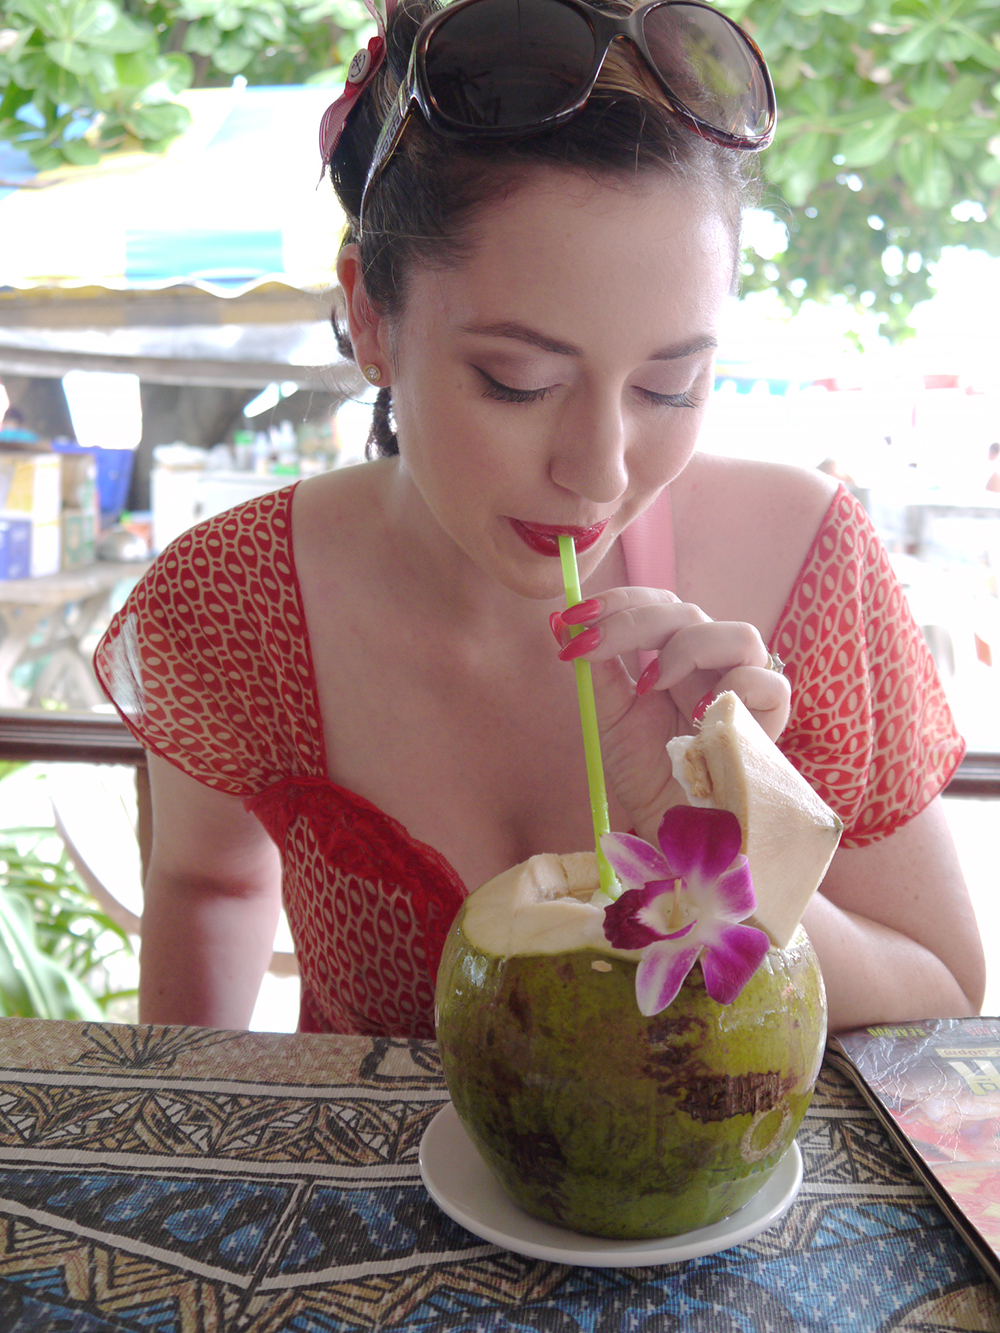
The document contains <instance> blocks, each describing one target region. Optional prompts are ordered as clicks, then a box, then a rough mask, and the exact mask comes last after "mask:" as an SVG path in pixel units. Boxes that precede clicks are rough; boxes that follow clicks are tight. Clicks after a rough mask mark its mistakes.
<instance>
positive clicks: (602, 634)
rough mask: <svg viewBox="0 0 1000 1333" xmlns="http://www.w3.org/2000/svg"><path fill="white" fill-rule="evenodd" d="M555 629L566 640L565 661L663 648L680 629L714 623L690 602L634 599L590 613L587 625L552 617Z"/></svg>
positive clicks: (606, 658)
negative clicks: (567, 625) (571, 625)
mask: <svg viewBox="0 0 1000 1333" xmlns="http://www.w3.org/2000/svg"><path fill="white" fill-rule="evenodd" d="M551 623H552V629H553V632H554V633H555V635H556V637H557V638H558V639H559V640H560V642H561V643H562V644H563V647H562V649H561V651H560V653H559V656H560V657H561V658H562V660H563V661H564V662H571V661H573V660H574V659H575V658H577V657H584V656H586V657H587V658H588V659H589V660H590V661H591V662H608V661H610V660H611V659H612V658H614V657H620V656H623V655H624V654H626V653H631V652H636V651H639V652H660V651H661V650H662V649H663V647H664V645H665V644H666V643H668V642H669V641H670V639H671V638H672V637H673V636H674V635H675V634H677V632H678V631H679V630H682V629H688V628H690V627H692V626H694V625H703V624H711V623H712V622H711V621H710V620H709V618H708V616H706V615H705V613H704V611H702V610H701V608H700V607H698V606H695V605H694V604H693V603H691V602H678V601H671V602H665V601H650V602H633V603H632V604H631V605H629V606H625V607H620V608H619V609H617V610H614V611H611V610H605V611H603V612H602V614H601V615H600V616H597V617H591V618H590V619H589V620H588V621H587V622H586V628H584V627H583V626H582V625H581V626H575V627H574V629H573V632H572V637H570V634H571V631H569V630H567V629H566V628H565V615H563V616H560V617H558V618H557V617H556V616H553V617H552V619H551Z"/></svg>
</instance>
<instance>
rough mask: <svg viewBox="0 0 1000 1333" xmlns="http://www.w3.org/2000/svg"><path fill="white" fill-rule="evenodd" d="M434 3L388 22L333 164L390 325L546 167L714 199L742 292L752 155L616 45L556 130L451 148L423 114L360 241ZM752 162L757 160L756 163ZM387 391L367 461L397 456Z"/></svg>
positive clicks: (367, 278)
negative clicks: (415, 282) (701, 125)
mask: <svg viewBox="0 0 1000 1333" xmlns="http://www.w3.org/2000/svg"><path fill="white" fill-rule="evenodd" d="M436 8H437V6H436V5H434V4H433V3H431V2H430V0H401V3H400V4H399V6H398V7H397V9H396V10H395V12H394V13H393V15H392V18H391V19H390V21H389V27H388V31H387V34H386V41H387V58H386V60H385V62H384V63H383V65H382V67H381V69H380V70H379V72H378V74H377V75H376V77H375V79H374V80H373V81H372V83H371V85H370V86H369V87H368V88H367V89H366V90H365V92H364V93H363V94H362V96H361V97H360V98H359V100H358V106H357V107H356V109H355V110H354V111H353V112H352V113H351V116H350V118H349V119H348V121H347V124H346V126H345V127H344V132H343V134H342V135H341V138H340V142H339V144H338V145H337V148H336V150H335V152H334V154H333V157H332V159H331V161H330V164H329V166H330V176H331V178H332V180H333V184H334V187H335V189H336V191H337V196H338V198H339V199H340V202H341V204H342V205H343V208H344V211H345V213H346V214H347V218H348V227H347V232H346V234H345V236H344V244H345V245H346V244H350V243H352V242H354V243H359V244H360V250H361V269H362V273H363V275H364V282H365V289H366V291H367V294H368V297H369V299H370V300H371V301H372V303H373V305H374V306H375V308H376V309H377V310H379V311H380V312H381V313H382V314H384V315H386V316H388V317H389V318H390V319H391V318H393V317H394V316H398V315H399V314H400V313H401V311H402V310H403V308H404V306H405V303H406V295H407V277H408V274H409V273H410V272H411V270H412V268H413V266H414V265H416V264H423V265H431V266H451V265H454V264H457V263H459V262H460V261H461V259H462V257H463V255H465V254H467V253H468V250H469V247H470V245H471V244H472V242H473V240H474V230H473V228H474V222H475V218H476V215H477V212H478V210H479V209H480V208H481V207H482V206H483V205H484V204H486V203H488V202H489V201H490V200H492V199H497V198H499V197H501V196H503V195H505V194H509V193H511V192H512V191H513V190H516V189H517V187H518V185H519V184H520V183H521V182H522V181H523V180H524V179H525V177H526V176H527V174H528V173H529V172H530V171H531V170H532V169H533V168H536V167H538V166H556V167H563V168H567V169H570V170H576V171H586V172H589V173H590V174H591V175H593V176H595V177H608V176H611V177H618V178H619V179H621V181H622V182H623V183H625V182H627V181H628V180H629V179H634V178H635V176H636V175H638V174H640V173H648V172H666V173H668V174H670V175H672V176H675V177H678V178H683V179H688V180H692V181H694V182H696V183H697V184H698V185H699V186H700V187H701V188H704V189H706V190H709V191H711V192H712V194H713V195H714V197H715V198H716V199H717V201H718V205H719V207H720V209H722V211H723V213H724V216H725V217H726V220H727V222H728V223H729V225H730V230H731V232H732V235H733V254H734V283H735V277H736V263H737V258H738V250H739V246H738V237H739V227H740V217H741V215H742V212H743V209H744V208H745V207H746V206H748V205H749V204H751V203H752V202H753V201H754V200H755V198H756V172H755V169H754V168H755V159H756V155H755V154H753V153H745V152H738V151H735V150H732V149H726V148H721V147H719V146H717V145H716V144H713V143H710V142H709V141H707V140H705V139H702V138H701V137H700V136H699V135H697V134H694V133H692V132H691V131H690V130H688V129H686V128H685V127H684V126H682V125H681V124H680V122H679V121H678V120H677V119H676V117H674V116H673V115H672V114H671V113H670V111H669V110H668V108H667V107H666V106H665V104H664V102H663V100H662V98H661V97H660V95H659V90H658V88H657V87H656V84H655V83H654V82H653V80H652V77H651V76H650V75H649V73H648V71H647V70H646V69H645V66H644V64H643V62H642V60H641V58H638V57H637V56H636V54H635V53H634V52H633V50H632V48H631V47H630V46H629V45H627V44H625V43H622V42H614V43H612V46H611V48H610V50H609V51H608V55H607V58H606V59H605V62H604V66H603V68H602V70H601V74H600V77H599V79H598V82H597V86H596V87H595V89H594V91H593V93H592V94H591V96H590V98H589V100H588V102H587V104H586V106H585V107H584V109H583V111H581V112H580V114H579V115H578V116H576V117H575V118H574V119H573V120H571V121H569V122H568V123H567V124H565V125H562V126H560V127H559V128H558V129H555V130H551V131H546V132H543V133H537V134H526V135H524V136H523V137H521V138H519V139H512V140H503V141H500V142H498V141H496V140H493V141H489V142H487V141H482V142H478V143H477V142H476V140H474V139H463V140H460V141H459V140H455V139H451V138H445V137H444V136H442V135H439V134H436V133H435V132H434V131H433V130H431V129H429V128H428V127H427V125H426V124H425V123H424V121H423V118H422V117H421V116H420V115H419V113H417V114H414V115H413V116H412V117H411V120H410V123H409V125H408V126H407V129H406V132H405V134H404V136H403V139H402V142H401V143H400V145H399V146H398V147H397V149H396V151H395V153H394V155H393V157H392V159H391V161H390V162H389V164H388V166H387V167H386V170H385V171H384V172H383V173H382V175H381V177H380V178H379V180H378V181H377V182H376V183H375V185H374V186H373V187H372V190H371V191H370V192H369V197H368V200H367V202H366V205H365V230H364V235H363V236H360V237H359V227H358V213H359V210H360V206H361V193H362V190H363V188H364V183H365V178H366V176H367V174H368V168H369V165H370V163H371V159H372V155H373V152H374V149H375V141H376V139H377V138H378V135H379V131H380V130H381V128H382V124H383V122H384V120H385V118H386V116H387V115H388V113H389V108H390V106H391V103H392V99H393V97H394V95H395V93H396V90H397V88H398V86H399V83H400V81H401V80H402V78H403V77H404V74H405V71H406V66H407V62H408V60H409V56H410V50H411V48H412V46H413V41H414V38H415V36H416V33H417V30H418V28H419V27H420V24H421V23H422V22H423V20H424V19H425V18H427V16H428V15H429V14H431V13H433V12H434V11H435V9H436ZM602 8H605V9H607V10H609V11H610V12H613V13H626V14H627V13H629V12H631V9H632V5H631V4H629V3H627V0H604V3H603V4H602ZM748 159H749V160H748ZM334 329H335V332H336V334H337V342H338V345H339V347H340V350H341V352H342V353H343V355H344V356H346V357H348V358H349V359H353V349H352V347H351V343H350V338H349V337H348V335H347V332H346V329H345V328H343V327H342V326H341V325H340V324H339V321H338V320H337V318H336V316H335V317H334ZM391 405H392V397H391V390H390V389H388V388H383V389H380V390H379V392H378V395H377V398H376V403H375V409H374V412H373V415H372V428H371V432H370V434H369V437H368V455H369V457H370V458H372V457H385V456H387V455H391V454H396V453H398V452H399V448H398V444H397V442H396V436H395V432H394V430H393V425H392V420H391V410H392V406H391Z"/></svg>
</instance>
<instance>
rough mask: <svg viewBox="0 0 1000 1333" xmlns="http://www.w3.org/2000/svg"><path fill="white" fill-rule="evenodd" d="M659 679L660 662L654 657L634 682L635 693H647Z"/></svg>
mask: <svg viewBox="0 0 1000 1333" xmlns="http://www.w3.org/2000/svg"><path fill="white" fill-rule="evenodd" d="M659 679H660V663H659V660H658V659H657V658H655V657H654V659H653V660H652V662H650V664H649V666H648V667H647V668H646V670H645V671H644V672H643V673H642V675H641V676H640V677H639V679H638V680H637V681H636V682H635V692H636V694H648V693H649V691H650V690H651V689H652V688H653V686H654V685H655V684H656V682H657V681H658V680H659Z"/></svg>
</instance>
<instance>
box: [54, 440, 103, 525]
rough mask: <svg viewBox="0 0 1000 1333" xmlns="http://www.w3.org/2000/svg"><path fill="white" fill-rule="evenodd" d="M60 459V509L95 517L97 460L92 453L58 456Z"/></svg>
mask: <svg viewBox="0 0 1000 1333" xmlns="http://www.w3.org/2000/svg"><path fill="white" fill-rule="evenodd" d="M59 456H60V458H61V459H62V488H61V489H62V507H63V509H64V510H66V509H69V510H83V511H84V512H85V513H89V514H93V515H94V517H95V518H96V517H97V512H98V508H97V459H96V458H95V457H94V455H93V454H92V453H87V454H84V453H79V454H70V453H64V454H60V455H59Z"/></svg>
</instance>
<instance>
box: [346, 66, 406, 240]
mask: <svg viewBox="0 0 1000 1333" xmlns="http://www.w3.org/2000/svg"><path fill="white" fill-rule="evenodd" d="M410 65H411V69H410V70H409V71H408V72H407V77H406V78H405V79H404V80H403V82H402V83H401V84H400V85H399V91H398V92H397V93H396V96H395V97H394V98H393V102H392V107H391V109H390V111H389V114H388V116H387V117H386V121H385V124H384V125H383V126H382V129H381V130H380V132H379V136H378V138H377V139H376V140H375V148H374V151H373V152H372V162H371V166H370V167H369V168H368V175H367V176H366V177H365V186H364V189H363V190H362V191H361V206H360V208H359V209H358V234H359V237H360V236H363V235H364V225H365V224H364V218H365V202H366V200H367V198H368V191H369V190H370V189H371V188H372V186H373V185H374V184H375V182H376V181H377V180H378V178H379V177H380V176H381V175H382V172H383V171H384V170H385V168H386V166H387V165H388V163H389V160H390V158H391V157H392V155H393V153H394V152H395V151H396V148H397V147H398V145H399V141H400V139H402V137H403V131H404V130H405V129H406V125H407V121H408V120H409V119H410V111H411V109H412V107H413V100H414V99H413V78H412V65H413V61H412V59H411V61H410Z"/></svg>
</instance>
